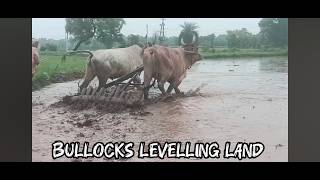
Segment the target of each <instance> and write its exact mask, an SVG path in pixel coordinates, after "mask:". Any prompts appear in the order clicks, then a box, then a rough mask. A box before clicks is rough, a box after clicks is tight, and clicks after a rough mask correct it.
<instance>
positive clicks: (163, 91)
mask: <svg viewBox="0 0 320 180" xmlns="http://www.w3.org/2000/svg"><path fill="white" fill-rule="evenodd" d="M158 87H159V89H160V91H161V93H162V95H166V90H164V82H163V81H160V82H159V83H158Z"/></svg>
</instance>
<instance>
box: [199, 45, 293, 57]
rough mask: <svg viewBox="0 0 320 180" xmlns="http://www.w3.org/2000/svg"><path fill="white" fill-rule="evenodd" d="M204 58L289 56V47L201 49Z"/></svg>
mask: <svg viewBox="0 0 320 180" xmlns="http://www.w3.org/2000/svg"><path fill="white" fill-rule="evenodd" d="M200 53H201V55H202V57H203V58H205V59H209V58H210V59H211V58H242V57H271V56H287V55H288V50H287V49H236V48H232V49H223V48H219V49H218V48H215V49H210V48H207V49H200Z"/></svg>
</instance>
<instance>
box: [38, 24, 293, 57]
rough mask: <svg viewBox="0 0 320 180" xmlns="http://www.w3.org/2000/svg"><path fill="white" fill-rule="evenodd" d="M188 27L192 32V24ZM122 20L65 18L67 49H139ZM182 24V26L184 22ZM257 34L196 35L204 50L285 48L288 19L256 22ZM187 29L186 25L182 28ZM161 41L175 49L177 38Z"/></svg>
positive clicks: (52, 44) (59, 43) (61, 46)
mask: <svg viewBox="0 0 320 180" xmlns="http://www.w3.org/2000/svg"><path fill="white" fill-rule="evenodd" d="M190 24H193V26H192V27H191V28H192V30H196V29H197V28H198V26H196V25H195V24H194V23H190ZM124 25H125V21H124V19H122V18H66V27H65V28H66V31H67V32H68V34H69V35H71V38H70V40H69V42H68V47H69V48H68V49H73V50H77V49H89V50H95V49H104V48H117V47H127V46H131V45H133V44H138V45H141V46H143V45H144V44H145V43H146V37H145V36H141V35H137V34H130V35H128V36H125V35H123V34H122V33H121V29H122V27H123V26H124ZM185 25H186V23H185ZM258 25H259V28H260V32H259V33H257V34H253V33H251V32H249V31H248V30H247V29H246V28H242V29H238V30H230V31H227V33H226V34H220V35H218V36H216V35H215V34H214V33H212V34H209V35H207V36H199V42H198V43H199V46H201V47H205V48H215V47H225V48H264V47H280V48H287V47H288V19H287V18H263V19H262V20H261V21H260V22H259V23H258ZM182 28H190V26H182ZM39 40H40V43H41V44H42V46H41V50H42V51H45V50H48V51H63V50H65V49H66V48H65V46H66V44H65V40H64V39H62V40H49V39H39ZM149 42H153V43H158V42H159V36H157V34H153V35H151V37H149ZM161 42H162V43H164V44H166V45H168V46H179V45H180V42H179V35H178V36H172V37H165V38H164V39H161Z"/></svg>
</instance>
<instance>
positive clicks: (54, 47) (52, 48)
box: [40, 43, 58, 51]
mask: <svg viewBox="0 0 320 180" xmlns="http://www.w3.org/2000/svg"><path fill="white" fill-rule="evenodd" d="M57 50H58V46H57V45H56V44H51V43H47V44H45V45H43V46H41V47H40V51H57Z"/></svg>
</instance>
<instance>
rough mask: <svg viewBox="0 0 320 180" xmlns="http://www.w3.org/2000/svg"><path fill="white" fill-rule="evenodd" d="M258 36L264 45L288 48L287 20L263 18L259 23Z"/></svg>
mask: <svg viewBox="0 0 320 180" xmlns="http://www.w3.org/2000/svg"><path fill="white" fill-rule="evenodd" d="M259 27H260V35H261V38H262V42H263V43H264V44H269V45H272V46H275V47H285V46H288V19H287V18H263V19H262V20H261V21H260V22H259Z"/></svg>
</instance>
